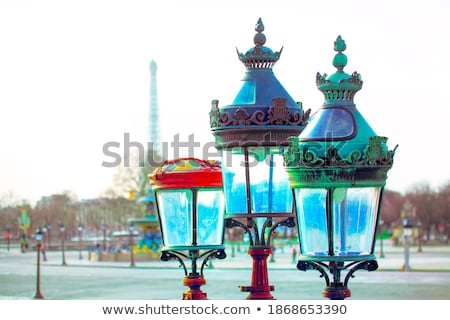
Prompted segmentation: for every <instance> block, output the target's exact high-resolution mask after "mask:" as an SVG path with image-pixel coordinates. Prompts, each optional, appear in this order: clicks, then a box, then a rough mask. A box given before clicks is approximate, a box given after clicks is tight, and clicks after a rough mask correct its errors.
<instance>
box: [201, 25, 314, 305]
mask: <svg viewBox="0 0 450 320" xmlns="http://www.w3.org/2000/svg"><path fill="white" fill-rule="evenodd" d="M255 30H256V32H257V33H256V35H255V36H254V39H253V40H254V44H255V46H254V47H253V48H250V49H249V50H248V51H247V52H246V53H245V54H243V53H240V52H238V58H239V60H241V62H242V63H243V64H244V66H245V68H246V73H245V77H244V79H243V81H244V84H243V86H242V88H241V90H240V91H239V93H238V94H237V96H236V98H235V99H234V101H233V103H232V104H231V105H226V106H221V107H219V103H218V100H213V101H212V106H211V112H210V126H211V131H212V134H213V135H214V137H215V146H216V148H217V149H218V150H219V151H220V152H221V156H222V161H221V165H222V176H223V187H224V194H225V201H226V227H227V228H233V227H239V228H242V229H243V230H244V231H245V232H246V233H247V234H248V236H249V242H250V243H249V249H248V254H249V255H250V256H251V257H252V261H253V262H252V263H253V266H252V283H251V285H250V286H240V288H241V291H244V292H249V294H248V296H247V299H252V300H253V299H274V297H273V296H272V294H271V291H273V290H274V287H273V286H272V285H269V280H268V270H267V258H268V256H269V255H270V254H271V253H272V251H273V246H272V243H271V242H272V235H273V233H274V232H275V230H276V228H277V227H278V226H280V225H285V226H290V227H293V226H295V223H294V219H295V214H294V212H293V200H292V193H291V191H290V187H289V182H288V177H287V173H286V172H285V170H284V168H283V148H284V147H285V146H287V144H288V143H287V139H288V137H290V136H297V135H298V134H299V133H300V132H301V131H302V129H303V128H304V126H305V121H306V120H307V117H308V113H303V110H302V107H301V103H296V102H295V101H294V100H293V99H292V97H291V96H290V95H289V93H288V92H287V91H286V90H285V89H284V87H283V86H282V85H281V83H280V82H279V81H278V79H277V78H276V77H275V75H274V73H273V70H272V67H273V66H274V64H275V63H276V62H277V61H278V59H279V58H280V55H281V50H280V52H273V51H272V50H271V49H270V48H268V47H265V46H264V44H265V42H266V37H265V35H264V34H263V33H262V32H263V31H264V25H263V23H262V21H261V19H259V20H258V22H257V24H256V27H255Z"/></svg>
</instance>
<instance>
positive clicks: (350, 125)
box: [302, 108, 355, 139]
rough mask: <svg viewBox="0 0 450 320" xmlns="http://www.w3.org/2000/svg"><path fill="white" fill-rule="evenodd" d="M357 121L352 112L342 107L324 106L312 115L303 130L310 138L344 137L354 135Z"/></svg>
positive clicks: (305, 135) (303, 135) (304, 134)
mask: <svg viewBox="0 0 450 320" xmlns="http://www.w3.org/2000/svg"><path fill="white" fill-rule="evenodd" d="M354 131H355V121H354V119H353V116H352V114H351V113H350V112H348V111H347V110H345V109H342V108H323V109H320V110H319V111H317V113H316V114H314V116H313V117H311V120H310V123H309V124H308V125H307V126H306V128H305V129H304V130H303V132H302V137H308V139H325V138H327V139H330V138H331V139H343V138H347V137H350V136H351V135H353V133H354Z"/></svg>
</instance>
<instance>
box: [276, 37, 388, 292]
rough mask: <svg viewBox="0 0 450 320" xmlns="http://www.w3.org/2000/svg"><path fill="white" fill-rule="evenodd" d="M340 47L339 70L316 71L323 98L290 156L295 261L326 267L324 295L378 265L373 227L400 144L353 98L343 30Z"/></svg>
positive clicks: (356, 82)
mask: <svg viewBox="0 0 450 320" xmlns="http://www.w3.org/2000/svg"><path fill="white" fill-rule="evenodd" d="M334 49H335V51H337V54H336V55H335V57H334V59H333V65H334V66H335V67H336V68H337V71H336V72H335V73H334V74H332V75H330V76H327V75H326V74H324V75H321V74H320V73H318V74H317V77H316V84H317V86H318V89H319V90H320V91H322V92H323V94H324V96H325V102H324V104H323V105H322V107H321V108H319V110H318V111H317V112H316V113H315V114H314V115H313V116H312V117H311V119H310V120H309V122H308V124H307V126H306V128H305V129H304V130H303V131H302V133H301V134H300V135H299V137H293V138H290V139H289V148H288V150H287V152H286V153H285V157H284V160H285V167H286V170H287V172H288V174H289V179H290V183H291V186H292V189H293V196H294V200H295V207H296V212H297V221H298V233H299V242H300V243H299V244H300V256H299V261H298V264H297V268H298V269H299V270H301V271H306V270H309V269H315V270H317V271H319V272H320V274H321V277H323V278H324V279H325V282H326V289H325V291H324V293H323V295H324V297H327V298H329V299H345V298H347V297H350V290H349V289H348V286H347V285H348V281H349V280H350V278H351V277H353V274H354V272H355V271H357V270H360V269H365V270H368V271H373V270H376V269H377V268H378V264H377V262H376V258H375V255H374V247H375V234H376V231H377V230H376V229H377V221H378V219H379V213H380V211H381V203H382V197H383V190H384V186H385V183H386V179H387V172H388V170H389V169H390V168H391V167H392V164H393V156H394V153H395V149H394V150H393V151H388V150H387V146H386V140H387V138H385V137H380V136H377V135H376V134H375V132H374V131H373V130H372V128H371V127H370V126H369V124H368V123H367V122H366V120H365V119H364V118H363V117H362V115H361V114H360V113H359V111H358V110H357V108H356V105H355V104H354V102H353V98H354V95H355V93H356V92H357V91H359V90H360V89H361V87H362V80H361V77H360V75H359V74H358V73H356V72H354V73H353V74H352V75H349V74H347V73H345V72H344V71H343V69H344V67H345V66H346V64H347V57H346V56H345V55H344V54H343V53H342V52H343V51H344V50H345V49H346V45H345V42H344V41H343V40H342V38H341V37H340V36H339V37H338V38H337V40H336V41H335V46H334ZM346 269H349V270H348V273H347V275H346V276H345V278H344V277H341V273H342V271H344V270H346ZM330 277H331V278H332V279H330Z"/></svg>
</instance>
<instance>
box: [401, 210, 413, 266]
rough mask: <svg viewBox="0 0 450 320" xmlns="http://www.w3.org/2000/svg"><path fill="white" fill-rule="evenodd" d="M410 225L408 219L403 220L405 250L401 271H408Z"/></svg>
mask: <svg viewBox="0 0 450 320" xmlns="http://www.w3.org/2000/svg"><path fill="white" fill-rule="evenodd" d="M411 234H412V223H411V221H410V220H409V219H408V218H404V219H403V246H404V249H405V263H404V264H403V266H402V268H401V269H402V270H403V271H410V270H411V267H410V265H409V244H410V241H411Z"/></svg>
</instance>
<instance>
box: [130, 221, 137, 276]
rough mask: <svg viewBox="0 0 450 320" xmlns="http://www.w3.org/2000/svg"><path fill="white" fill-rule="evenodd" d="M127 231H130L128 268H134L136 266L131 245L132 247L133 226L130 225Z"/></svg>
mask: <svg viewBox="0 0 450 320" xmlns="http://www.w3.org/2000/svg"><path fill="white" fill-rule="evenodd" d="M129 230H130V243H129V245H130V267H131V268H134V267H136V264H135V263H134V251H133V245H134V241H133V236H134V226H133V224H130V226H129Z"/></svg>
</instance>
